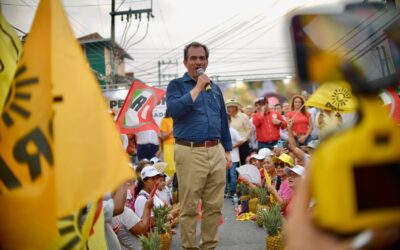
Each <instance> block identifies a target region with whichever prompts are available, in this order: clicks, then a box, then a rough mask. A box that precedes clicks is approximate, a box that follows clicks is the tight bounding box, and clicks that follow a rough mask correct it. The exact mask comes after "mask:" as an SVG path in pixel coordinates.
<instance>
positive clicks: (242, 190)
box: [238, 182, 250, 201]
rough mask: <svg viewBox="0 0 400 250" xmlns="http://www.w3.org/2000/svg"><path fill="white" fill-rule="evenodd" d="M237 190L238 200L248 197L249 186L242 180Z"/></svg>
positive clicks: (244, 199)
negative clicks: (238, 193)
mask: <svg viewBox="0 0 400 250" xmlns="http://www.w3.org/2000/svg"><path fill="white" fill-rule="evenodd" d="M238 191H239V192H240V194H241V195H240V201H246V200H248V199H249V196H248V195H249V191H250V190H249V187H247V185H246V184H244V183H243V182H242V183H240V184H239V186H238Z"/></svg>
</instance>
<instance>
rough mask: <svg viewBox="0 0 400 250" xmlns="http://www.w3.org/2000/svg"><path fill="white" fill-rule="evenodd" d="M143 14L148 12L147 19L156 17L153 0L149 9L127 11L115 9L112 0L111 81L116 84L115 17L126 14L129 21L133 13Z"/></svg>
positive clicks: (138, 16) (113, 0)
mask: <svg viewBox="0 0 400 250" xmlns="http://www.w3.org/2000/svg"><path fill="white" fill-rule="evenodd" d="M142 14H147V19H150V17H151V18H154V15H153V0H150V8H148V9H139V10H132V9H131V8H129V10H126V11H115V0H111V12H110V15H111V81H112V84H116V81H115V74H116V62H117V61H118V60H117V59H116V54H117V53H116V51H115V47H116V46H115V45H116V43H115V17H116V16H124V15H126V19H127V20H128V21H129V19H130V18H132V15H134V16H135V19H141V18H142Z"/></svg>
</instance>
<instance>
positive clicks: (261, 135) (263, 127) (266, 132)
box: [253, 110, 286, 142]
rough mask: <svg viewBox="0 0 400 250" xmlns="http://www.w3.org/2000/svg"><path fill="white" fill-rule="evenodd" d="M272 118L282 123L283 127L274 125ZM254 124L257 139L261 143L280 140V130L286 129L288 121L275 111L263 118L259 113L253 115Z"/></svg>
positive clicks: (267, 113)
mask: <svg viewBox="0 0 400 250" xmlns="http://www.w3.org/2000/svg"><path fill="white" fill-rule="evenodd" d="M272 118H274V119H278V120H280V121H281V122H282V124H281V125H274V124H273V123H272ZM253 124H254V126H255V127H256V139H257V141H259V142H269V141H277V140H279V139H280V134H279V129H280V128H286V121H285V120H284V119H283V118H282V116H281V115H280V114H279V113H277V112H275V111H272V110H270V111H268V112H266V113H265V114H264V115H263V116H261V115H260V114H259V113H255V114H254V115H253Z"/></svg>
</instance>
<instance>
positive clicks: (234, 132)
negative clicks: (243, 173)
mask: <svg viewBox="0 0 400 250" xmlns="http://www.w3.org/2000/svg"><path fill="white" fill-rule="evenodd" d="M229 132H230V133H231V139H232V146H233V145H235V144H236V143H238V142H240V141H243V138H242V137H240V134H239V132H238V131H237V130H236V129H234V128H232V127H229ZM231 157H232V162H239V161H240V156H239V148H233V149H232V151H231Z"/></svg>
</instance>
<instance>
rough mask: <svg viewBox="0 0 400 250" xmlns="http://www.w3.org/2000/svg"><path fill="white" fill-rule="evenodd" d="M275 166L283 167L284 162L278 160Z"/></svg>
mask: <svg viewBox="0 0 400 250" xmlns="http://www.w3.org/2000/svg"><path fill="white" fill-rule="evenodd" d="M275 167H276V168H284V167H285V163H283V162H278V163H276V165H275Z"/></svg>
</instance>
